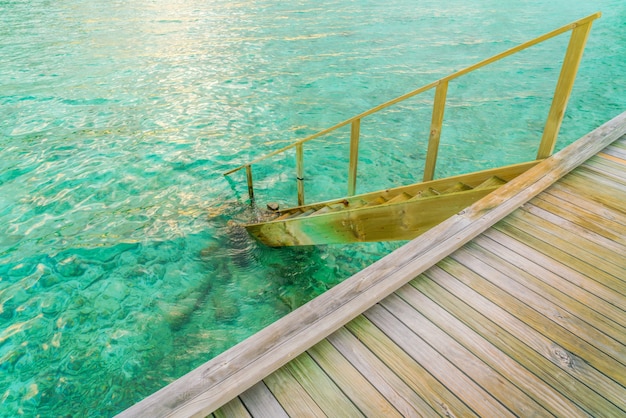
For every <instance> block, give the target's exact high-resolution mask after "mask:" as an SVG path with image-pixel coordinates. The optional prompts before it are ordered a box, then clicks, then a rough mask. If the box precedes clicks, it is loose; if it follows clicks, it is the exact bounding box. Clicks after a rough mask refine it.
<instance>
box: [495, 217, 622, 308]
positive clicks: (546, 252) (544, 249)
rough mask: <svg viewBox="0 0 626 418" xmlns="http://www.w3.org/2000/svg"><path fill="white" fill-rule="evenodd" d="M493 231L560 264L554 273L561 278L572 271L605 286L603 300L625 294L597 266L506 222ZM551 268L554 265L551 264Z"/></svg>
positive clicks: (609, 276) (620, 285) (616, 279)
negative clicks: (521, 243) (517, 241)
mask: <svg viewBox="0 0 626 418" xmlns="http://www.w3.org/2000/svg"><path fill="white" fill-rule="evenodd" d="M493 229H494V230H497V231H499V232H501V233H503V234H505V235H508V236H510V237H511V238H512V239H515V240H519V241H521V242H523V243H524V244H526V245H528V246H529V247H530V248H532V249H534V250H536V253H537V254H538V255H539V254H543V257H547V258H551V259H554V260H556V261H557V262H558V263H560V266H557V268H556V271H555V272H556V273H557V274H559V275H561V276H562V277H567V276H566V274H567V273H568V271H571V270H574V271H577V272H579V273H580V274H582V275H583V276H586V277H588V278H590V279H591V280H594V281H596V282H597V283H599V284H601V285H602V286H605V287H606V288H608V289H609V290H610V292H606V291H603V298H604V299H607V300H615V296H617V300H620V299H621V297H620V295H623V294H626V286H624V283H623V282H622V281H621V280H619V279H618V278H617V277H615V276H613V275H611V274H609V273H606V272H604V271H603V270H600V269H599V268H598V267H597V266H595V265H593V264H590V263H588V262H586V261H583V260H580V259H579V258H576V257H574V256H573V255H571V254H570V253H567V252H565V251H563V250H561V249H560V248H558V247H556V246H554V245H552V244H551V243H548V242H545V241H542V240H540V239H539V238H537V237H535V236H534V235H532V234H530V233H528V232H527V231H525V230H522V229H520V228H517V227H515V226H513V225H511V224H508V223H506V222H501V223H498V224H496V225H494V227H493ZM490 233H491V231H490V232H488V234H490ZM553 266H555V265H554V264H553ZM589 285H591V282H589ZM595 289H596V290H597V291H602V290H601V289H599V288H598V287H595ZM617 306H620V305H617Z"/></svg>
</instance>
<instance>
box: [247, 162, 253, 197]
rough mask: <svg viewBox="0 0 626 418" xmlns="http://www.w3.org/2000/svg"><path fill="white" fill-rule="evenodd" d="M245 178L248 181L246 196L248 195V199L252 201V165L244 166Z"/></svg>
mask: <svg viewBox="0 0 626 418" xmlns="http://www.w3.org/2000/svg"><path fill="white" fill-rule="evenodd" d="M246 180H247V182H248V196H250V201H251V202H253V201H254V186H253V185H252V166H250V165H247V166H246Z"/></svg>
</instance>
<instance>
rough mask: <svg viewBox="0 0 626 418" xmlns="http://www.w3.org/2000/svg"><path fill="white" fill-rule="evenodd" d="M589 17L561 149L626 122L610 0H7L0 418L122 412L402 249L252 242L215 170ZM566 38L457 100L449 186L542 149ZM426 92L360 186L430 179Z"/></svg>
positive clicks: (269, 186) (288, 178)
mask: <svg viewBox="0 0 626 418" xmlns="http://www.w3.org/2000/svg"><path fill="white" fill-rule="evenodd" d="M597 10H601V11H602V12H603V14H604V16H603V17H602V18H601V19H600V20H599V21H597V22H596V23H595V24H594V29H593V30H592V34H591V38H590V39H589V42H588V49H587V52H586V53H585V57H584V61H583V65H582V67H581V70H580V73H579V77H578V79H577V82H576V86H575V89H574V92H573V95H572V99H571V101H570V106H569V108H568V112H567V114H566V116H565V120H564V125H563V128H562V130H561V136H560V140H559V144H558V148H562V147H563V146H564V145H566V144H568V143H570V142H572V141H573V140H575V139H577V138H578V137H580V136H582V135H583V134H585V133H586V132H588V131H590V130H591V129H593V128H595V127H597V126H598V125H600V124H602V123H603V122H605V121H607V120H608V119H610V118H612V117H613V116H615V115H617V114H618V113H620V112H622V111H624V110H626V70H625V68H626V65H625V64H626V58H624V57H626V3H624V2H623V1H622V0H602V1H594V2H587V1H584V2H583V1H570V0H553V1H549V2H548V1H539V0H531V1H518V2H515V3H512V4H507V5H506V7H503V3H502V2H496V1H492V0H480V1H476V2H471V3H468V2H464V1H459V0H441V1H430V0H417V1H409V0H397V1H391V2H374V1H356V0H355V1H344V0H323V1H311V0H296V1H292V2H276V1H269V0H258V1H245V2H244V1H235V2H232V1H225V0H209V1H197V0H189V1H184V2H183V1H164V0H138V1H133V2H125V1H120V0H116V1H112V2H106V3H102V2H94V1H88V0H67V1H61V2H52V1H47V0H46V1H44V0H32V1H23V0H0V416H7V417H9V416H19V415H24V416H37V415H39V416H45V417H48V416H73V415H77V416H79V415H82V416H94V417H95V416H111V415H114V414H115V413H117V412H119V411H121V410H122V409H124V408H126V407H128V406H130V405H131V404H132V403H134V402H137V401H139V400H141V399H142V398H143V397H145V396H147V395H149V394H150V393H152V392H154V391H156V390H157V389H159V388H160V387H162V386H164V385H165V384H167V383H169V382H170V381H172V380H174V379H175V378H177V377H179V376H181V375H182V374H184V373H186V372H187V371H189V370H191V369H193V368H194V367H196V366H198V365H200V364H202V363H203V362H205V361H207V360H209V359H211V358H212V357H214V356H215V355H217V354H219V353H220V352H222V351H224V350H225V349H227V348H229V347H230V346H232V345H234V344H235V343H237V342H239V341H241V340H242V339H244V338H245V337H247V336H249V335H251V334H252V333H254V332H255V331H257V330H259V329H260V328H262V327H263V326H265V325H267V324H269V323H271V322H273V321H275V320H276V319H278V318H280V317H281V316H283V315H285V314H286V313H288V312H289V311H291V310H292V309H294V308H296V307H298V306H300V305H301V304H303V303H305V302H306V301H307V300H309V299H310V298H312V297H314V296H316V295H318V294H320V293H321V292H323V291H325V290H326V289H328V288H330V287H332V286H333V285H335V284H337V283H338V282H340V281H341V280H343V279H344V278H346V277H348V276H349V275H351V274H353V273H354V272H356V271H358V270H359V269H361V268H363V267H364V266H366V265H367V264H369V263H371V262H372V261H374V260H376V259H378V258H380V257H381V256H383V255H384V254H386V253H388V252H389V251H391V250H393V249H394V248H396V247H397V246H398V245H400V244H399V243H392V244H389V243H387V244H364V245H351V246H328V247H317V248H304V249H269V248H266V247H263V246H261V245H259V244H257V243H256V242H254V241H253V240H251V239H250V238H249V237H248V236H247V235H246V234H245V232H242V231H241V230H239V229H238V228H235V227H232V226H229V221H232V220H234V221H244V220H245V219H247V218H249V217H250V216H252V215H253V213H252V212H253V211H252V210H251V209H250V208H249V206H248V205H247V204H246V199H245V194H246V191H245V185H244V184H237V182H239V181H243V176H241V175H240V174H236V175H234V176H232V179H230V180H229V179H226V178H224V177H223V176H222V173H223V172H224V171H226V170H228V169H230V168H233V167H235V166H237V165H239V164H241V163H244V162H246V161H247V160H249V159H252V158H254V157H256V156H258V155H261V154H262V153H264V152H268V151H271V150H273V149H276V148H278V147H280V146H283V145H285V144H287V143H289V142H291V141H293V140H295V139H297V138H299V137H302V136H304V135H306V134H309V133H313V132H315V131H317V130H320V129H322V128H325V127H328V126H331V125H333V124H335V123H337V122H340V121H342V120H344V119H346V118H348V117H350V116H352V115H354V114H356V113H359V112H362V111H364V110H367V109H368V108H370V107H372V106H375V105H377V104H379V103H381V102H383V101H386V100H389V99H391V98H394V97H396V96H398V95H400V94H403V93H405V92H407V91H409V90H412V89H413V88H416V87H418V86H420V85H422V84H426V83H428V82H431V81H433V80H435V79H437V78H439V77H441V76H444V75H446V74H448V73H450V72H452V71H455V70H458V69H460V68H463V67H465V66H467V65H470V64H472V63H474V62H476V61H478V60H480V59H483V58H486V57H488V56H490V55H492V54H495V53H497V52H500V51H502V50H505V49H507V48H509V47H512V46H514V45H516V44H518V43H520V42H523V41H525V40H528V39H530V38H532V37H534V36H537V35H539V34H542V33H544V32H547V31H549V30H552V29H554V28H556V27H558V26H561V25H563V24H566V23H568V22H570V21H573V20H576V19H578V18H581V17H583V16H585V15H587V14H590V13H593V12H595V11H597ZM566 42H567V39H566V38H559V39H556V40H553V41H550V42H548V43H546V44H545V45H544V46H542V47H540V48H539V49H537V50H533V51H529V52H527V53H524V54H522V55H520V56H518V57H513V58H511V59H508V60H507V61H504V62H502V63H499V64H497V65H496V66H494V67H493V68H489V69H485V70H481V72H479V73H477V74H475V75H471V76H468V77H467V78H464V79H461V80H459V82H458V83H454V84H453V85H451V87H450V91H449V107H448V108H447V110H446V120H445V124H444V131H443V139H442V148H441V151H440V158H441V160H440V163H439V165H438V170H437V174H438V175H439V176H441V175H444V174H454V173H458V172H462V171H466V170H469V169H478V168H485V167H489V166H495V165H499V164H502V163H508V162H514V161H522V160H528V159H531V158H533V156H534V154H535V147H536V144H537V137H538V135H540V132H541V130H542V128H543V123H544V120H545V115H546V113H547V108H548V106H549V100H550V97H551V94H552V91H553V89H554V85H555V81H556V77H557V76H558V71H559V67H560V61H561V58H562V56H563V53H564V47H565V45H566ZM431 100H432V94H430V93H429V94H427V95H425V96H419V97H416V98H414V99H411V101H409V102H406V103H404V104H402V105H401V106H398V107H396V108H393V109H392V110H389V111H387V112H385V113H384V114H383V115H380V116H373V117H371V118H368V119H366V120H364V121H363V126H362V145H361V157H360V167H359V170H360V171H359V186H358V187H359V191H367V190H373V189H376V188H380V187H389V186H392V185H398V184H401V183H403V182H407V181H410V180H411V179H413V178H415V177H417V178H419V177H420V176H421V169H422V168H423V158H424V154H425V142H426V138H427V136H428V123H429V118H430V103H431ZM479 148H480V149H481V151H480V152H476V150H477V149H479ZM346 150H347V131H346V130H343V131H340V132H339V133H338V134H336V135H332V136H329V137H325V138H323V139H321V140H320V141H317V142H316V143H315V144H311V145H310V146H309V145H307V147H306V151H305V155H306V163H305V164H306V170H307V171H306V176H307V178H310V179H311V180H312V181H311V184H307V197H308V198H309V199H310V200H312V199H316V198H320V199H321V198H330V197H338V196H340V195H341V194H342V193H343V191H344V190H345V187H346V186H345V179H346V171H347V165H346V161H347V157H346ZM292 166H293V161H292V155H289V156H287V157H284V158H283V157H279V158H276V159H274V160H272V161H270V162H268V163H267V164H262V165H261V166H259V167H258V168H255V175H256V176H257V177H258V179H259V181H258V184H257V193H258V195H259V201H260V202H265V201H267V200H269V199H271V200H278V201H280V202H281V203H283V204H287V203H291V204H293V203H294V194H295V193H294V191H295V185H294V184H293V183H294V182H293V174H292V173H293V171H292V170H291V168H289V170H287V171H283V170H282V168H281V167H292Z"/></svg>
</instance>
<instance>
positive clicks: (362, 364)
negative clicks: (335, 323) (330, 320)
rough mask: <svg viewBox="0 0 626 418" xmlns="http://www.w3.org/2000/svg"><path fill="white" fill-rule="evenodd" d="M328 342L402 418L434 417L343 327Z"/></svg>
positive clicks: (400, 381)
mask: <svg viewBox="0 0 626 418" xmlns="http://www.w3.org/2000/svg"><path fill="white" fill-rule="evenodd" d="M328 341H329V342H330V343H331V344H332V345H333V346H334V347H335V348H337V350H339V352H341V354H343V356H344V357H345V358H346V359H347V360H348V361H350V363H351V364H352V365H353V366H354V367H355V368H356V369H357V370H359V372H361V374H362V375H363V376H365V377H366V378H367V379H368V380H369V381H370V382H371V383H372V384H373V385H374V386H375V387H376V388H377V389H378V390H379V391H380V393H382V394H383V395H384V396H385V398H387V399H388V400H389V402H391V403H392V404H393V405H394V407H395V408H396V409H397V410H398V411H399V412H400V413H401V414H402V415H403V416H405V417H417V416H424V417H438V416H439V414H438V413H437V412H435V410H434V409H433V408H432V407H431V406H430V405H429V404H428V403H427V402H426V401H425V400H424V399H422V398H421V397H420V396H419V395H418V394H417V393H415V392H414V391H413V390H412V389H411V388H410V387H409V386H408V385H407V384H406V383H405V382H404V381H403V380H402V379H401V378H400V377H398V375H396V374H395V373H394V372H393V371H392V370H391V369H390V368H389V367H387V366H386V365H385V363H383V362H382V361H381V360H380V359H379V358H378V357H376V355H375V354H374V353H372V352H371V351H370V350H369V349H368V348H367V347H366V346H365V345H364V344H363V343H362V342H361V341H359V340H358V339H357V338H356V337H355V336H354V335H353V334H352V333H350V331H348V330H347V329H346V328H340V329H339V330H337V331H336V332H335V333H333V334H331V335H330V336H329V337H328Z"/></svg>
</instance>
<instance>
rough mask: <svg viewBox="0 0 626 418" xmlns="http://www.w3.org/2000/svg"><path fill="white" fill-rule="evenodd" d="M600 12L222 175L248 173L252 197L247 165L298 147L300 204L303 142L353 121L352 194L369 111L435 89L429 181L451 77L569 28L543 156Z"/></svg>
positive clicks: (300, 199)
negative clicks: (364, 121)
mask: <svg viewBox="0 0 626 418" xmlns="http://www.w3.org/2000/svg"><path fill="white" fill-rule="evenodd" d="M601 15H602V14H601V13H600V12H596V13H593V14H591V15H589V16H587V17H584V18H582V19H579V20H577V21H575V22H572V23H569V24H567V25H565V26H562V27H560V28H558V29H555V30H553V31H551V32H548V33H546V34H544V35H541V36H539V37H537V38H534V39H532V40H530V41H527V42H524V43H522V44H520V45H518V46H516V47H513V48H510V49H508V50H506V51H503V52H501V53H499V54H496V55H494V56H492V57H490V58H487V59H485V60H482V61H480V62H478V63H476V64H473V65H470V66H469V67H466V68H463V69H462V70H459V71H456V72H454V73H452V74H450V75H448V76H446V77H443V78H441V79H439V80H437V81H434V82H432V83H429V84H426V85H424V86H422V87H420V88H418V89H415V90H413V91H410V92H408V93H406V94H404V95H402V96H398V97H396V98H395V99H392V100H389V101H387V102H385V103H382V104H380V105H378V106H376V107H373V108H371V109H369V110H367V111H365V112H363V113H360V114H358V115H356V116H353V117H351V118H349V119H346V120H344V121H343V122H340V123H338V124H336V125H334V126H331V127H330V128H327V129H324V130H321V131H319V132H317V133H315V134H313V135H309V136H307V137H305V138H303V139H300V140H298V141H296V142H294V143H292V144H289V145H287V146H285V147H282V148H280V149H277V150H275V151H272V152H270V153H268V154H265V155H263V156H261V157H258V158H256V159H253V160H252V161H250V162H248V163H246V164H244V165H241V166H239V167H236V168H234V169H232V170H229V171H227V172H225V173H224V175H225V176H227V175H230V174H232V173H235V172H237V171H239V170H242V169H244V168H245V169H246V172H247V180H248V191H249V194H250V198H251V199H253V197H254V195H253V185H252V174H251V170H250V167H251V166H252V165H253V164H257V163H259V162H261V161H263V160H265V159H267V158H270V157H273V156H275V155H278V154H281V153H283V152H285V151H288V150H290V149H291V148H295V147H297V150H296V166H297V168H296V170H297V173H296V178H297V180H298V204H299V205H302V204H304V185H303V176H302V164H303V162H302V161H301V159H302V152H303V151H302V145H303V144H304V143H305V142H308V141H311V140H313V139H316V138H319V137H321V136H324V135H327V134H329V133H331V132H333V131H335V130H337V129H339V128H342V127H344V126H346V125H348V124H352V129H351V135H350V166H349V170H348V195H349V196H351V195H354V193H355V191H356V171H357V170H356V169H357V161H356V160H357V158H358V142H359V132H360V124H361V120H362V119H363V118H365V117H367V116H369V115H371V114H374V113H377V112H379V111H381V110H383V109H386V108H388V107H390V106H393V105H394V104H397V103H400V102H402V101H404V100H407V99H409V98H411V97H413V96H416V95H418V94H420V93H424V92H426V91H428V90H430V89H432V88H436V91H435V100H434V104H433V115H432V121H431V129H430V134H429V145H428V153H427V157H426V165H425V168H424V181H427V180H431V179H432V178H433V177H434V171H435V165H436V160H437V151H438V144H439V139H440V135H441V126H442V124H443V115H444V109H445V100H446V93H447V88H448V82H449V81H450V80H454V79H455V78H458V77H461V76H463V75H465V74H468V73H470V72H472V71H475V70H477V69H479V68H482V67H484V66H486V65H489V64H492V63H494V62H496V61H499V60H501V59H503V58H506V57H508V56H510V55H513V54H516V53H517V52H520V51H523V50H525V49H527V48H530V47H532V46H534V45H537V44H539V43H541V42H544V41H546V40H548V39H551V38H554V37H556V36H558V35H561V34H563V33H565V32H568V31H570V30H571V31H572V37H571V39H570V42H569V45H568V49H567V52H566V56H565V59H564V61H563V67H562V69H561V74H560V76H559V81H558V82H557V88H556V90H555V94H554V97H553V101H552V106H551V108H550V112H549V115H548V120H547V122H546V126H545V129H544V133H543V136H542V140H541V144H540V146H539V151H538V154H537V159H542V158H545V157H547V156H549V155H550V154H551V153H552V150H553V148H554V144H555V142H556V137H557V135H558V130H559V128H560V126H561V122H562V119H563V114H564V112H565V107H566V105H567V101H568V99H569V96H570V93H571V89H572V86H573V83H574V78H575V76H576V72H577V70H578V65H579V64H580V60H581V58H582V52H583V49H584V46H585V43H586V40H587V37H588V35H589V31H590V29H591V23H592V22H593V21H594V20H595V19H598V18H599V17H600V16H601Z"/></svg>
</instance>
